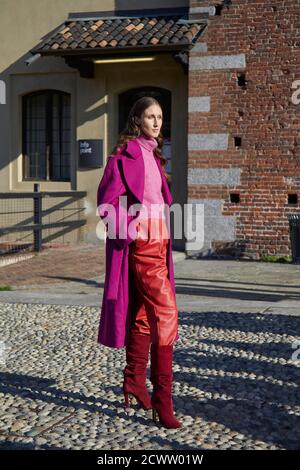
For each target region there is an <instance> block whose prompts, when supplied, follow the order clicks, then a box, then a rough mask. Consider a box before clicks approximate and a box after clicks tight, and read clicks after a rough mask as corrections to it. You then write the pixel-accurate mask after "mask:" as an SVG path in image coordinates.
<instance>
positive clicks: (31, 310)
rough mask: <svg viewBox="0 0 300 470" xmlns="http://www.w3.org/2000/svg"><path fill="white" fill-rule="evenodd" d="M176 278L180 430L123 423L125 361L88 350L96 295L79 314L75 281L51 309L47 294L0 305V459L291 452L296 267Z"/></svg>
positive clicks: (93, 347)
mask: <svg viewBox="0 0 300 470" xmlns="http://www.w3.org/2000/svg"><path fill="white" fill-rule="evenodd" d="M175 272H176V286H177V292H178V294H177V299H178V305H179V307H180V312H179V336H180V339H179V341H177V342H176V344H175V348H174V383H173V400H174V409H175V413H176V416H177V417H178V418H179V419H181V420H182V421H183V427H182V428H181V429H174V430H172V429H169V430H168V429H165V428H163V427H162V426H160V425H159V424H154V423H153V422H152V420H151V416H148V415H147V413H146V412H144V411H140V410H137V409H134V410H132V411H131V412H130V413H129V414H125V412H124V409H123V396H122V389H121V385H122V369H123V367H124V366H125V362H124V360H125V354H124V353H125V351H124V349H112V348H106V347H104V346H100V345H98V344H97V343H96V335H97V328H98V322H99V305H98V304H97V303H96V301H95V304H93V302H92V304H91V305H90V300H89V299H90V298H91V297H90V296H91V295H98V293H97V294H95V293H94V291H95V290H97V291H102V287H103V286H102V284H101V282H99V283H98V284H95V283H93V282H91V283H90V285H88V286H85V289H87V291H86V294H85V299H86V300H85V301H82V302H81V304H80V305H78V304H77V303H78V302H77V301H76V299H75V301H74V302H70V301H69V300H70V299H72V298H73V297H74V292H75V285H74V281H73V282H72V283H69V284H65V285H64V289H65V294H66V298H67V300H68V302H67V303H66V302H65V304H64V303H63V302H59V303H60V304H59V305H57V304H55V298H54V297H53V296H54V294H55V292H54V291H53V289H55V287H54V286H52V287H51V286H48V287H47V289H46V290H42V291H41V292H40V293H39V295H40V296H41V297H42V296H43V298H44V301H45V302H44V303H41V302H39V297H36V299H35V302H34V303H33V302H29V301H27V300H26V302H25V303H24V301H23V302H20V297H18V298H16V297H14V295H16V294H18V295H20V296H21V295H22V293H23V294H28V292H25V291H23V290H20V291H19V292H3V293H0V300H1V302H0V322H1V325H3V328H2V331H1V334H0V341H2V347H3V348H2V349H3V350H2V355H1V356H0V360H1V361H2V364H0V410H1V412H0V449H62V448H63V449H152V450H155V449H156V450H161V449H179V450H182V449H184V450H189V449H299V447H300V445H299V443H300V392H299V378H300V361H299V360H297V358H300V354H298V353H297V350H296V347H298V348H299V347H300V313H299V312H300V308H299V306H300V305H299V297H300V282H299V281H300V275H299V267H297V266H292V265H281V266H275V267H274V265H271V264H268V263H251V262H247V263H246V262H242V263H241V262H240V263H239V262H234V261H226V262H225V261H224V262H221V261H194V260H185V261H182V262H179V263H176V265H175ZM95 282H96V281H95ZM75 284H76V283H75ZM48 288H49V289H50V291H49V290H48ZM77 289H78V287H77ZM2 294H7V295H8V296H7V297H3V296H2ZM61 294H62V293H61ZM82 295H84V294H82ZM1 296H2V297H1ZM9 296H11V297H9ZM51 296H52V297H51ZM48 297H51V298H52V300H53V302H52V304H47V299H48ZM100 298H101V295H100V297H97V300H98V301H99V299H100ZM297 342H298V343H297ZM297 344H298V346H297ZM0 347H1V343H0ZM148 373H149V370H148ZM147 384H148V386H149V390H151V383H150V381H149V379H147Z"/></svg>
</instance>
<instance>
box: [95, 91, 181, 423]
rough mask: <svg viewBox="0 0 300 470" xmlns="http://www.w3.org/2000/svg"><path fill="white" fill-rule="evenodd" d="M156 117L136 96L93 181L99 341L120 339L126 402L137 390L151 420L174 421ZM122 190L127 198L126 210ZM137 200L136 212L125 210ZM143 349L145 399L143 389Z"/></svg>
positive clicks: (157, 109)
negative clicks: (100, 225) (100, 250)
mask: <svg viewBox="0 0 300 470" xmlns="http://www.w3.org/2000/svg"><path fill="white" fill-rule="evenodd" d="M162 119H163V115H162V109H161V106H160V104H159V102H158V101H157V100H155V99H154V98H152V97H142V98H140V99H139V100H137V101H136V102H135V104H134V105H133V107H132V108H131V110H130V113H129V116H128V121H127V124H126V127H125V129H124V131H123V132H122V133H121V134H120V137H119V141H118V143H117V145H116V146H115V148H114V149H113V151H112V153H111V155H110V157H109V159H108V162H107V164H106V167H105V170H104V174H103V177H102V179H101V181H100V184H99V188H98V199H97V203H98V211H99V215H100V217H101V218H102V220H103V221H104V223H105V224H106V228H107V230H108V233H109V234H110V235H109V236H108V238H107V240H106V241H107V243H106V276H105V285H104V294H103V302H102V309H101V318H100V325H99V336H98V342H99V343H101V344H104V345H106V346H110V347H121V346H122V345H123V344H125V346H126V367H125V368H124V370H123V375H124V381H123V392H124V399H125V407H126V408H127V407H128V406H129V403H130V399H131V398H132V397H135V399H136V400H137V401H138V403H139V404H140V406H142V407H143V408H144V409H151V408H152V414H153V420H154V421H156V420H157V415H158V417H159V420H160V422H161V424H162V425H163V426H165V427H167V428H179V427H181V423H180V422H179V421H178V420H177V419H176V418H175V416H174V412H173V402H172V380H173V372H172V361H173V344H174V342H175V340H177V339H178V338H179V337H178V308H177V304H176V293H175V282H174V271H173V259H172V248H171V236H170V235H169V234H170V230H169V211H168V210H167V215H166V213H165V212H166V211H165V210H166V209H169V206H170V204H171V201H172V197H171V194H170V191H169V188H168V184H167V181H169V175H168V174H167V173H166V172H165V168H164V167H165V165H166V160H165V158H164V157H163V156H162V152H161V148H162V144H163V138H162V134H161V126H162ZM121 196H122V197H124V196H125V197H126V198H128V201H129V204H128V211H127V209H124V207H123V206H122V204H120V199H121ZM136 203H138V204H139V206H138V216H136V215H135V216H134V215H133V214H134V211H133V212H131V211H130V210H129V209H130V207H132V208H133V204H136ZM109 205H110V206H109ZM135 207H136V206H135ZM110 209H113V210H110ZM113 218H114V220H113ZM132 224H133V226H134V230H133V228H132ZM112 228H113V229H114V230H112ZM124 229H126V234H125V236H121V234H123V235H124ZM112 232H114V233H112ZM149 348H150V358H151V369H150V380H151V383H152V384H153V393H152V396H151V398H150V396H149V393H148V391H147V388H146V370H147V363H148V355H149Z"/></svg>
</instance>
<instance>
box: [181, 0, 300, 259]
mask: <svg viewBox="0 0 300 470" xmlns="http://www.w3.org/2000/svg"><path fill="white" fill-rule="evenodd" d="M214 6H217V9H216V11H215V9H214V8H213V7H214ZM222 6H223V7H222ZM199 7H200V9H199ZM204 7H210V9H208V10H207V14H208V15H209V16H208V26H207V28H206V30H205V32H204V33H203V35H202V36H201V37H200V38H199V40H198V42H197V44H196V45H195V47H194V48H193V49H192V51H191V52H190V57H189V117H188V133H189V135H188V201H189V202H193V203H195V204H197V203H203V204H204V214H205V247H204V248H203V249H202V250H201V251H202V253H205V254H212V253H220V254H232V255H234V256H239V257H241V258H248V257H249V258H253V259H259V258H260V256H262V255H289V254H291V246H290V238H289V223H288V219H287V215H288V214H289V213H299V212H300V210H299V202H296V203H294V196H291V199H290V201H291V203H289V202H288V195H289V194H291V195H297V197H298V201H299V199H300V135H299V129H300V104H299V105H297V104H293V102H292V94H293V93H294V92H295V90H293V88H292V84H293V82H294V81H295V80H297V79H298V80H300V67H299V65H300V39H299V24H300V5H299V0H256V1H255V0H232V1H226V0H224V1H203V0H202V1H200V0H199V1H195V0H191V1H190V14H192V13H194V14H195V13H197V14H200V15H201V14H203V10H201V9H203V8H204ZM214 13H216V14H214ZM243 74H245V76H243ZM239 76H240V78H239ZM244 81H246V83H244ZM298 88H299V85H298ZM235 137H236V138H237V139H235ZM239 138H240V139H239ZM231 193H235V194H238V195H239V198H240V201H239V202H231V201H232V199H231V196H230V195H231ZM232 197H234V196H232ZM235 197H236V198H237V197H238V196H235ZM234 200H236V199H234Z"/></svg>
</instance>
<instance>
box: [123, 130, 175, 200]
mask: <svg viewBox="0 0 300 470" xmlns="http://www.w3.org/2000/svg"><path fill="white" fill-rule="evenodd" d="M120 153H122V154H123V155H126V156H127V157H128V158H123V159H122V166H123V172H124V177H125V179H126V182H127V185H128V187H129V189H130V191H131V192H132V193H133V194H134V196H135V197H136V199H137V200H138V202H139V203H141V204H142V203H143V195H144V185H145V178H144V174H145V168H144V160H143V158H142V150H141V147H140V145H139V143H138V142H137V141H136V139H132V140H130V141H129V142H128V143H127V145H125V146H124V147H123V148H122V149H121V152H120ZM155 161H156V163H157V166H158V169H159V171H160V174H161V179H162V195H163V198H164V201H165V203H166V204H168V205H171V202H172V195H171V192H170V190H169V186H168V182H167V180H166V177H165V175H164V173H163V170H162V167H161V163H160V160H159V158H158V157H155Z"/></svg>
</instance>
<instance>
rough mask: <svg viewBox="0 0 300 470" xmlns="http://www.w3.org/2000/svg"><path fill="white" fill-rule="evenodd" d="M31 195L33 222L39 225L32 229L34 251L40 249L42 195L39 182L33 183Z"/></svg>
mask: <svg viewBox="0 0 300 470" xmlns="http://www.w3.org/2000/svg"><path fill="white" fill-rule="evenodd" d="M34 193H35V194H34V196H33V219H34V220H33V222H34V224H38V225H39V227H38V228H37V229H34V230H33V240H34V251H41V249H42V195H41V193H40V184H39V183H34Z"/></svg>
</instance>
